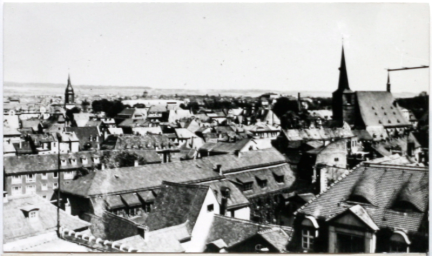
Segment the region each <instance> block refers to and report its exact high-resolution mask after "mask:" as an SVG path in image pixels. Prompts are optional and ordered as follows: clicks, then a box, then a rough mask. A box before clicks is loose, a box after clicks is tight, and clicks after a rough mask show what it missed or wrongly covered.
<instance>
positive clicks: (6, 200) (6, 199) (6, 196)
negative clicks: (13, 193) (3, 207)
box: [3, 191, 9, 203]
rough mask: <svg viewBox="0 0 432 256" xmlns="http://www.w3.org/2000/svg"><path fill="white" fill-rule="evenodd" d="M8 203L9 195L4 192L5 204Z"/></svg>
mask: <svg viewBox="0 0 432 256" xmlns="http://www.w3.org/2000/svg"><path fill="white" fill-rule="evenodd" d="M8 201H9V200H8V194H7V192H6V191H3V203H7V202H8Z"/></svg>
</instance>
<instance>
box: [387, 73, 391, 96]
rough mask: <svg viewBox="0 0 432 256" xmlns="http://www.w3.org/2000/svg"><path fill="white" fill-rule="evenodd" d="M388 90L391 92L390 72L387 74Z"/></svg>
mask: <svg viewBox="0 0 432 256" xmlns="http://www.w3.org/2000/svg"><path fill="white" fill-rule="evenodd" d="M387 92H391V84H390V73H388V75H387Z"/></svg>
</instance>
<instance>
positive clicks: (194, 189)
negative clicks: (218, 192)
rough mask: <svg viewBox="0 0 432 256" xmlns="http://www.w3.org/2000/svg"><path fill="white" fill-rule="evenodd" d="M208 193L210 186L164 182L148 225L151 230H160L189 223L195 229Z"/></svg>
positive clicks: (148, 219)
mask: <svg viewBox="0 0 432 256" xmlns="http://www.w3.org/2000/svg"><path fill="white" fill-rule="evenodd" d="M208 191H209V187H208V186H203V185H186V184H178V183H172V182H163V184H162V189H161V193H160V195H159V196H158V197H157V198H156V201H155V205H154V211H152V212H151V213H150V214H149V215H148V217H147V220H146V225H147V226H148V227H149V229H150V230H158V229H163V228H168V227H172V226H176V225H180V224H182V223H185V222H186V221H189V225H190V228H191V229H193V227H194V225H195V222H196V221H197V219H198V216H199V214H200V211H201V208H202V206H203V203H204V200H205V198H206V196H207V193H208Z"/></svg>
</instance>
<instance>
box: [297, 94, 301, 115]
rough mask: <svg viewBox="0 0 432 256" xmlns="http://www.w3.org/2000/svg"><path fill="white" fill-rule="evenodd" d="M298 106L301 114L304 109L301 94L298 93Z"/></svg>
mask: <svg viewBox="0 0 432 256" xmlns="http://www.w3.org/2000/svg"><path fill="white" fill-rule="evenodd" d="M297 106H298V110H299V112H300V111H301V109H302V104H301V96H300V93H298V95H297Z"/></svg>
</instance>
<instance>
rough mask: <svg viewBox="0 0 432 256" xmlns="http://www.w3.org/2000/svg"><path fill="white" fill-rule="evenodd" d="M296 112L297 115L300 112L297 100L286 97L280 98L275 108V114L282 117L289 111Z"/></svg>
mask: <svg viewBox="0 0 432 256" xmlns="http://www.w3.org/2000/svg"><path fill="white" fill-rule="evenodd" d="M290 110H291V111H294V112H295V113H298V112H299V108H298V104H297V101H296V100H290V99H288V98H286V97H280V98H279V99H277V101H276V103H275V104H274V106H273V112H274V113H275V114H276V115H277V116H278V117H281V116H282V115H284V114H285V113H287V112H288V111H290Z"/></svg>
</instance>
